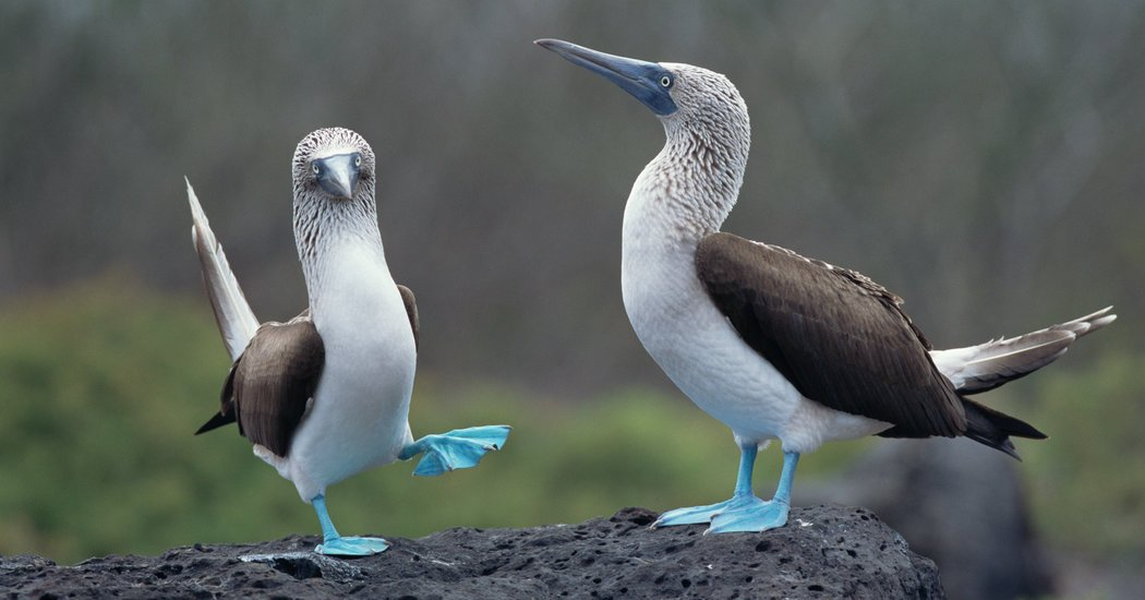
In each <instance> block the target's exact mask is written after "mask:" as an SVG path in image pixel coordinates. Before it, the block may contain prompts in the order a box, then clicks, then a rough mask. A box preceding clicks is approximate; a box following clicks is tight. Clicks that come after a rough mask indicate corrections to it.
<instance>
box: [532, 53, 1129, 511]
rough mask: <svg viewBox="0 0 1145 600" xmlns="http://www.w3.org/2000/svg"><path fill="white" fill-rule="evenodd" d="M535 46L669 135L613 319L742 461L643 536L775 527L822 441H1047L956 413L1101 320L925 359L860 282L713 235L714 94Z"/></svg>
mask: <svg viewBox="0 0 1145 600" xmlns="http://www.w3.org/2000/svg"><path fill="white" fill-rule="evenodd" d="M536 43H537V44H539V45H540V46H542V47H544V48H547V49H548V50H551V51H553V52H555V53H557V54H558V55H560V56H562V57H564V58H565V59H567V60H569V61H570V62H572V63H573V64H575V65H578V66H581V67H584V68H586V69H588V70H590V71H592V72H594V73H596V74H598V75H601V76H603V77H604V78H605V79H608V80H609V81H611V82H613V83H614V84H616V85H618V86H619V87H620V88H621V89H623V90H624V91H626V92H628V93H629V94H631V95H632V96H634V97H636V99H638V100H640V101H641V102H642V103H644V105H645V106H647V107H648V108H649V109H651V110H652V112H653V113H655V114H656V116H658V117H659V118H660V121H661V123H663V125H664V131H665V133H666V135H667V143H666V144H665V145H664V148H663V150H661V151H660V154H658V155H657V156H656V158H654V159H652V162H650V163H648V165H647V166H646V167H644V170H643V171H642V172H641V173H640V176H639V177H637V178H636V183H635V184H634V185H633V187H632V192H631V194H630V195H629V196H628V204H627V206H626V208H625V210H624V226H623V233H622V235H623V239H622V248H623V250H622V254H623V257H622V262H621V287H622V291H623V295H624V307H625V309H626V311H627V312H628V318H629V320H630V321H631V322H632V327H633V328H634V329H635V331H636V335H637V337H639V338H640V341H641V343H643V344H644V348H645V349H647V351H648V353H649V354H650V355H651V356H652V358H653V359H654V360H655V361H656V363H657V364H658V365H660V368H661V369H663V370H664V372H665V373H666V374H667V375H668V377H669V378H670V379H671V380H672V382H673V383H675V384H676V386H677V387H679V388H680V390H681V391H683V392H684V393H685V394H686V395H687V396H688V397H689V398H691V399H692V401H693V402H695V403H696V405H697V406H699V407H700V408H702V409H703V410H704V411H706V412H707V413H708V414H710V415H712V416H713V417H715V418H716V419H719V420H720V421H721V422H723V423H724V424H726V425H727V426H728V427H730V428H731V429H732V433H733V434H734V436H735V440H736V442H737V443H738V444H739V447H740V452H741V458H740V464H739V473H738V477H737V479H736V486H735V492H734V495H733V496H732V498H731V499H730V500H727V501H724V502H719V503H716V504H711V505H706V506H696V507H689V508H680V509H676V510H671V511H668V512H666V513H664V514H663V515H661V516H660V518H659V520H657V521H656V522H655V523H654V524H653V527H663V526H669V525H683V524H689V523H710V528H709V529H708V531H709V532H729V531H763V530H767V529H771V528H775V527H782V526H783V525H784V524H785V523H786V522H787V514H788V508H789V504H790V492H791V484H792V479H793V478H794V475H795V467H796V464H797V463H798V461H799V456H800V455H801V454H804V453H807V452H811V451H812V450H815V449H816V448H818V447H819V445H820V444H822V443H823V442H828V441H832V440H844V439H851V438H857V437H862V436H867V435H873V434H877V435H881V436H886V437H909V438H922V437H931V436H945V437H955V436H966V437H968V438H970V439H973V440H975V441H977V442H980V443H982V444H985V445H987V446H990V447H991V448H996V449H998V450H1001V451H1002V452H1005V453H1007V454H1009V455H1011V456H1014V457H1015V458H1016V457H1017V454H1016V452H1015V449H1014V445H1013V443H1012V442H1011V441H1010V436H1016V437H1025V438H1035V439H1039V438H1044V437H1045V435H1043V434H1042V433H1041V432H1040V431H1038V430H1037V429H1035V428H1034V427H1032V426H1031V425H1029V424H1027V423H1024V422H1022V421H1020V420H1018V419H1015V418H1014V417H1010V416H1008V415H1005V414H1002V413H1001V412H998V411H996V410H993V409H991V408H988V407H986V406H983V405H982V404H979V403H977V402H975V401H973V400H971V399H970V398H968V396H969V395H971V394H976V393H978V392H983V391H986V390H989V389H993V388H995V387H998V386H1000V385H1002V384H1004V383H1006V382H1008V381H1012V380H1014V379H1017V378H1019V377H1022V376H1024V375H1027V374H1029V373H1031V372H1032V371H1035V370H1037V369H1039V368H1041V367H1043V366H1045V365H1047V364H1049V363H1050V362H1053V361H1054V360H1055V359H1057V358H1058V357H1059V356H1061V355H1062V354H1063V353H1064V352H1065V351H1066V349H1067V348H1068V347H1069V345H1070V344H1071V343H1072V342H1073V341H1074V340H1075V339H1077V338H1078V337H1080V336H1082V335H1085V334H1086V333H1089V332H1091V331H1094V330H1096V329H1099V328H1100V327H1102V326H1104V325H1106V324H1108V323H1110V322H1112V321H1113V320H1114V319H1115V318H1116V316H1115V315H1112V314H1109V310H1110V309H1109V308H1106V309H1104V310H1101V311H1098V312H1096V313H1093V314H1091V315H1087V316H1085V317H1081V318H1080V319H1075V320H1073V321H1069V322H1068V323H1063V324H1060V325H1054V326H1052V327H1048V328H1046V329H1042V330H1039V331H1035V332H1033V333H1028V334H1026V335H1023V336H1020V337H1017V338H1013V339H1004V338H1003V339H998V340H991V341H989V342H986V343H984V344H980V345H977V346H972V347H968V348H958V349H953V350H932V349H931V346H930V343H929V342H927V340H926V338H925V337H923V335H922V332H920V331H919V330H918V329H917V328H916V327H915V326H914V325H913V324H912V323H911V320H910V318H909V317H907V315H906V314H905V313H904V312H903V311H902V308H901V305H902V300H900V299H899V298H898V297H897V296H895V295H894V294H892V293H890V292H889V291H887V290H886V289H884V288H883V287H881V286H879V285H878V284H876V283H875V282H873V281H871V280H870V279H868V278H867V277H865V276H863V275H861V274H860V273H857V272H855V271H851V270H849V269H844V268H840V267H836V266H833V265H829V264H827V263H825V262H823V261H819V260H815V259H810V258H805V257H803V256H800V255H799V254H796V253H795V252H792V251H790V250H787V249H784V248H780V247H778V246H773V245H769V244H763V243H759V242H753V241H750V240H746V239H743V238H740V237H737V236H734V235H731V234H728V233H722V232H720V226H721V225H722V224H723V222H724V219H726V218H727V216H728V214H729V213H730V212H731V210H732V207H733V206H735V203H736V200H737V198H738V196H739V190H740V186H741V184H742V183H743V176H744V169H745V167H746V165H747V155H748V146H749V145H750V142H751V129H750V127H749V124H748V114H747V107H746V105H745V104H744V101H743V98H742V97H740V94H739V91H737V90H736V88H735V86H734V85H732V83H731V82H730V81H728V79H727V78H726V77H724V76H723V75H720V74H719V73H714V72H712V71H709V70H707V69H703V68H700V67H694V66H691V65H686V64H677V63H654V62H645V61H640V60H633V59H630V58H624V57H620V56H614V55H611V54H605V53H603V52H597V51H595V50H590V49H588V48H584V47H582V46H578V45H576V44H571V43H569V42H564V41H560V40H551V39H545V40H538V41H537V42H536ZM774 439H778V440H779V441H780V443H781V444H782V447H783V471H782V474H781V475H780V478H779V486H778V489H777V490H776V492H775V496H774V497H773V498H772V499H771V500H770V501H764V500H761V499H760V498H758V497H756V496H755V494H754V492H753V490H752V485H751V475H752V467H753V466H754V464H755V458H756V453H757V452H758V450H759V449H760V448H763V447H765V446H766V445H767V444H768V442H769V441H771V440H774Z"/></svg>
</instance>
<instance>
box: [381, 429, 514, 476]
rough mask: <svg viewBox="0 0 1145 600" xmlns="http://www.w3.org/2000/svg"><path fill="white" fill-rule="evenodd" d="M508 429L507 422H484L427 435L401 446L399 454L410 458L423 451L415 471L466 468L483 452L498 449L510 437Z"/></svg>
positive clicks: (430, 472)
mask: <svg viewBox="0 0 1145 600" xmlns="http://www.w3.org/2000/svg"><path fill="white" fill-rule="evenodd" d="M509 430H510V427H509V426H508V425H485V426H481V427H468V428H465V429H454V430H453V431H449V432H446V433H441V434H432V435H427V436H425V437H423V438H421V439H420V440H418V441H416V442H414V443H412V444H410V445H408V446H406V447H405V448H403V449H402V451H401V454H399V455H398V457H399V458H401V459H402V460H409V459H411V458H413V457H414V456H417V455H418V454H423V453H424V454H425V456H423V457H422V459H421V460H420V461H419V462H418V463H417V468H415V469H414V471H413V474H414V475H441V474H442V473H445V472H447V471H452V470H454V469H468V468H469V467H476V466H477V463H478V462H480V461H481V458H482V457H483V456H485V454H486V453H488V452H491V451H493V450H500V449H501V447H502V446H504V445H505V439H506V438H508V437H509Z"/></svg>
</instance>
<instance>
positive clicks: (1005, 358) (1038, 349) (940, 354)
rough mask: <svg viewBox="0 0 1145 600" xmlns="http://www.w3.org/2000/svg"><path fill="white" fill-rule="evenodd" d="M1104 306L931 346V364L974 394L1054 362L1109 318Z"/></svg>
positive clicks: (955, 385) (1107, 309) (960, 386)
mask: <svg viewBox="0 0 1145 600" xmlns="http://www.w3.org/2000/svg"><path fill="white" fill-rule="evenodd" d="M1112 309H1113V307H1112V306H1107V307H1105V308H1103V309H1101V310H1099V311H1097V312H1095V313H1093V314H1090V315H1086V316H1084V317H1080V318H1077V319H1074V320H1072V321H1068V322H1065V323H1061V324H1059V325H1053V326H1050V327H1047V328H1045V329H1039V330H1038V331H1032V332H1030V333H1027V334H1026V335H1020V336H1018V337H1016V338H1010V339H1006V338H1004V337H1002V338H998V339H996V340H990V341H988V342H986V343H984V344H978V345H977V346H970V347H967V348H954V349H951V350H932V351H931V352H930V358H931V359H932V360H934V366H936V367H938V370H939V371H940V372H941V373H942V374H943V375H945V376H946V378H947V379H949V380H950V381H951V383H953V384H954V387H955V389H957V390H958V392H959V393H962V394H977V393H979V392H985V391H987V390H992V389H994V388H996V387H998V386H1000V385H1002V384H1004V383H1007V382H1010V381H1013V380H1015V379H1018V378H1020V377H1024V376H1026V375H1029V374H1030V373H1033V372H1034V371H1037V370H1038V369H1040V368H1042V367H1044V366H1046V365H1048V364H1050V363H1052V362H1054V361H1055V360H1057V359H1058V357H1060V356H1061V355H1063V354H1065V352H1066V350H1068V349H1069V345H1070V344H1072V343H1073V341H1074V340H1076V339H1077V338H1079V337H1081V336H1083V335H1085V334H1087V333H1089V332H1091V331H1096V330H1098V329H1101V328H1102V327H1104V326H1106V325H1108V324H1110V323H1112V322H1113V320H1114V319H1116V318H1117V315H1111V314H1108V313H1109V311H1110V310H1112Z"/></svg>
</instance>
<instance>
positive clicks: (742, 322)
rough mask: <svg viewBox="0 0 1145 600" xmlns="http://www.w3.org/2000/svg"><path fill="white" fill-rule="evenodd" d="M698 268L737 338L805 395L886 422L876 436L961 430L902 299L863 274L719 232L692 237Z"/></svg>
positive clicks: (961, 420) (958, 407) (958, 414)
mask: <svg viewBox="0 0 1145 600" xmlns="http://www.w3.org/2000/svg"><path fill="white" fill-rule="evenodd" d="M696 271H697V274H698V276H699V278H700V281H701V282H703V285H704V287H705V288H706V289H707V291H708V294H709V295H710V296H711V298H712V300H713V301H714V302H715V304H716V306H717V307H718V308H719V309H720V311H721V312H723V313H724V315H726V316H727V318H728V320H729V321H730V322H731V324H732V325H733V326H734V327H735V329H736V331H738V332H739V334H740V336H741V337H742V338H743V340H744V341H745V342H747V344H748V345H749V346H751V347H752V348H753V349H755V350H756V351H757V352H759V353H760V354H761V355H763V357H764V358H765V359H767V361H768V362H770V363H771V364H772V365H773V366H774V367H775V368H776V369H778V370H779V372H780V373H782V374H783V376H784V377H786V378H787V379H788V381H790V382H791V383H792V384H793V385H794V386H795V388H796V389H798V390H799V392H800V393H801V394H803V396H804V397H806V398H808V399H811V400H814V401H816V402H819V403H821V404H823V405H824V406H828V407H830V408H833V409H835V410H840V411H843V412H848V413H851V414H856V415H862V416H865V417H868V418H872V419H878V420H880V421H886V422H888V423H891V424H893V425H894V427H892V428H891V429H890V430H888V431H886V432H884V433H883V435H890V436H895V437H928V436H934V435H941V436H955V435H961V434H963V433H964V432H965V431H966V414H965V412H964V410H963V407H962V399H961V398H959V396H958V394H957V393H956V392H955V390H954V388H953V386H951V384H950V382H949V381H947V380H946V378H945V377H943V376H942V374H941V373H939V372H938V370H937V369H936V368H935V367H934V364H933V363H932V362H931V360H930V356H929V355H928V354H927V350H928V348H929V347H930V345H929V343H928V342H927V341H926V339H925V338H924V337H923V336H922V334H921V332H919V331H918V330H917V329H916V328H915V327H914V325H913V324H912V323H911V321H910V319H909V318H908V317H907V316H906V315H905V314H904V313H903V312H902V311H901V310H900V309H899V304H900V303H901V302H902V301H901V300H900V299H899V298H898V297H897V296H895V295H894V294H892V293H890V292H888V291H887V290H886V289H884V288H882V287H881V286H879V285H877V284H875V283H874V282H873V281H871V280H870V279H868V278H867V277H865V276H863V275H862V274H860V273H857V272H854V271H849V270H847V269H840V268H837V267H833V266H831V265H828V264H826V263H823V262H820V261H813V260H810V259H807V258H804V257H802V256H799V255H798V254H796V253H794V252H791V251H790V250H786V249H783V248H779V247H778V246H768V245H765V244H758V243H755V242H751V241H749V240H745V239H743V238H740V237H737V236H734V235H731V234H727V233H716V234H713V235H710V236H708V237H706V238H704V239H703V240H702V241H701V242H700V245H699V248H698V249H697V251H696Z"/></svg>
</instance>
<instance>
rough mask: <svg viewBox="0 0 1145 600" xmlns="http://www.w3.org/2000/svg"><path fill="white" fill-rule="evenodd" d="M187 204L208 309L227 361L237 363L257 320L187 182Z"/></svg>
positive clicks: (189, 183) (256, 325) (252, 333)
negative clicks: (228, 359) (224, 348)
mask: <svg viewBox="0 0 1145 600" xmlns="http://www.w3.org/2000/svg"><path fill="white" fill-rule="evenodd" d="M187 201H188V202H189V203H190V204H191V239H192V240H193V241H194V243H195V252H196V253H197V254H198V255H199V265H200V267H201V268H202V271H203V283H204V284H205V285H206V287H207V297H208V298H209V299H210V301H211V309H212V310H214V312H215V322H216V323H218V325H219V332H220V333H222V335H223V344H224V345H226V347H227V353H229V354H230V355H231V360H232V361H233V360H238V357H239V355H240V354H242V353H243V349H244V348H246V345H247V342H249V341H250V339H251V338H252V337H253V336H254V333H255V330H257V329H258V319H256V318H255V316H254V312H253V311H252V310H251V309H250V304H249V303H247V300H246V297H245V296H243V291H242V288H240V287H239V282H238V280H237V279H235V274H234V273H232V272H231V266H230V264H229V263H228V262H227V255H226V254H225V253H223V246H222V244H220V243H219V241H218V240H217V239H215V233H214V232H213V231H211V224H210V223H209V222H208V221H207V215H206V214H204V213H203V207H202V206H200V205H199V198H198V197H197V196H195V190H194V189H193V188H191V182H190V181H189V180H188V181H187Z"/></svg>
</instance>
